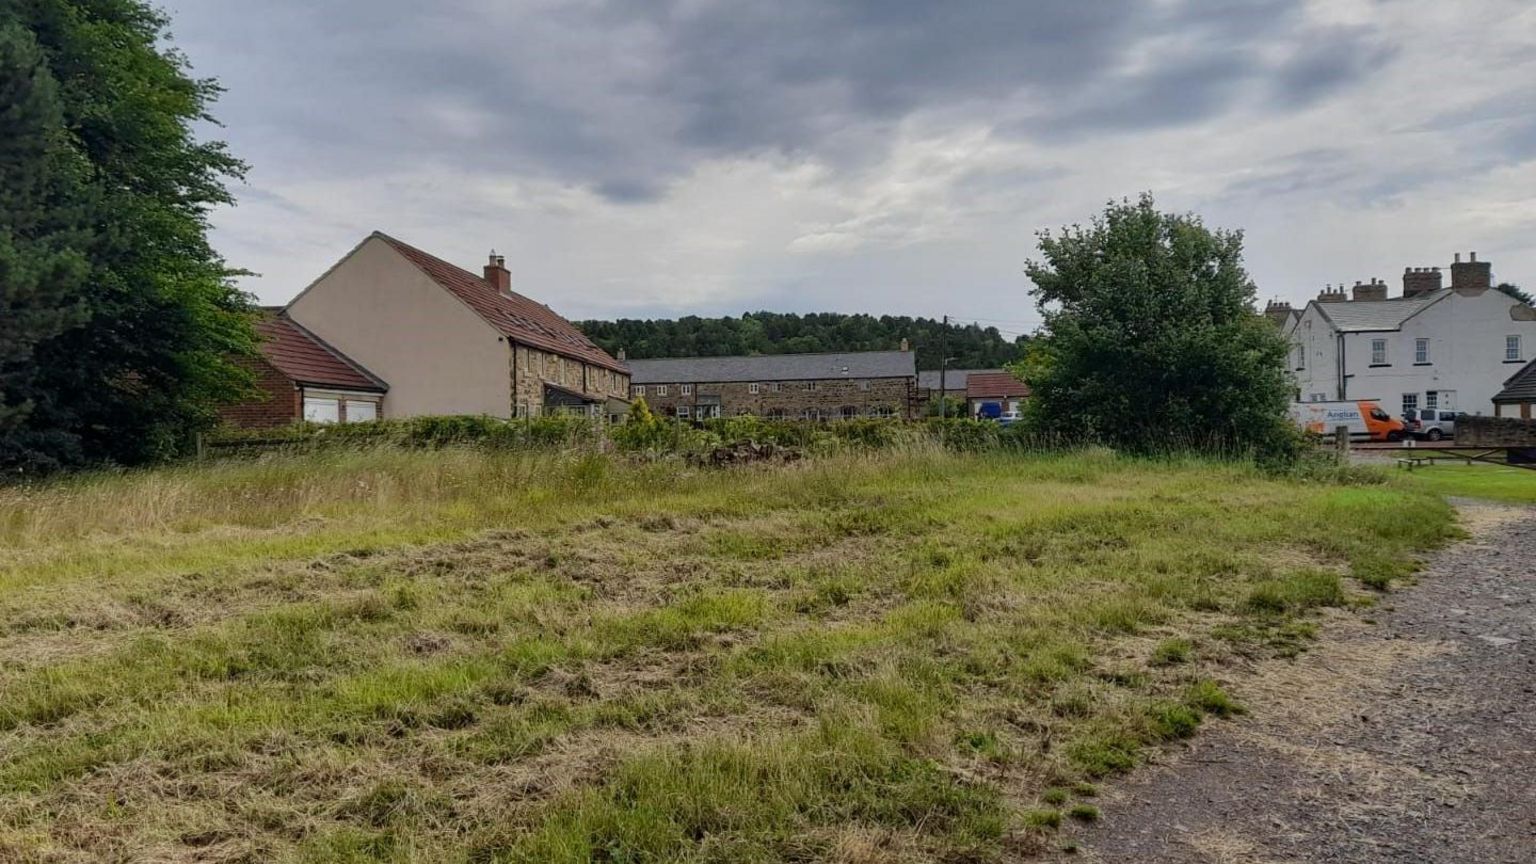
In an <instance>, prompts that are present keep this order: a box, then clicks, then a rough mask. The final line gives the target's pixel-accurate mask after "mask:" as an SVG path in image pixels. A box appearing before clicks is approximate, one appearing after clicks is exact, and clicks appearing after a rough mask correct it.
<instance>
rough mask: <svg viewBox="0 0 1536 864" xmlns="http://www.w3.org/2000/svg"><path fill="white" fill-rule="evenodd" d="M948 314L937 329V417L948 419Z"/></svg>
mask: <svg viewBox="0 0 1536 864" xmlns="http://www.w3.org/2000/svg"><path fill="white" fill-rule="evenodd" d="M948 378H949V316H948V315H945V316H944V329H942V330H940V331H939V419H940V420H948V419H949V381H948V380H946V379H948Z"/></svg>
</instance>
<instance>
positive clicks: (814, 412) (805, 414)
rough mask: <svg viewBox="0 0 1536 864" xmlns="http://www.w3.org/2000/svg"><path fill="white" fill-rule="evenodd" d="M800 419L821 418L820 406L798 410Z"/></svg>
mask: <svg viewBox="0 0 1536 864" xmlns="http://www.w3.org/2000/svg"><path fill="white" fill-rule="evenodd" d="M800 419H801V420H820V419H821V409H820V408H807V409H805V410H804V411H801V412H800Z"/></svg>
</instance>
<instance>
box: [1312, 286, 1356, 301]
mask: <svg viewBox="0 0 1536 864" xmlns="http://www.w3.org/2000/svg"><path fill="white" fill-rule="evenodd" d="M1348 299H1349V295H1348V294H1345V293H1344V283H1342V282H1340V283H1339V287H1338V288H1337V289H1335V288H1334V287H1333V285H1331V284H1330V285H1328V286H1327V287H1326V288H1324V289H1323V290H1322V291H1320V292H1318V295H1317V302H1319V303H1343V302H1344V301H1346V300H1348Z"/></svg>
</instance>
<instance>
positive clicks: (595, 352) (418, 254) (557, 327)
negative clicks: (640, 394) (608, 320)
mask: <svg viewBox="0 0 1536 864" xmlns="http://www.w3.org/2000/svg"><path fill="white" fill-rule="evenodd" d="M373 236H375V237H378V238H379V239H380V240H383V241H384V242H385V243H388V244H389V245H390V246H391V247H393V248H394V249H395V251H397V252H399V253H400V254H401V255H404V256H405V257H406V259H407V260H409V261H410V262H411V263H412V264H415V265H416V266H417V267H418V268H419V269H420V270H421V272H423V273H425V274H427V276H428V277H430V278H431V279H432V281H434V282H436V283H437V284H439V285H441V286H442V287H444V288H446V289H447V290H448V291H449V292H450V293H452V294H453V295H454V296H455V297H458V298H459V299H460V300H462V301H464V305H466V306H468V307H469V308H470V309H472V310H474V312H475V314H477V315H479V316H480V317H481V318H484V319H485V320H486V323H488V324H490V325H491V326H492V327H495V328H496V329H497V330H499V331H501V334H502V335H503V336H506V337H507V338H508V339H510V340H512V341H513V342H519V343H522V344H524V345H527V346H529V347H532V348H538V349H540V350H543V351H549V352H552V353H555V354H561V355H564V356H566V357H571V358H574V359H577V360H583V361H585V362H587V363H591V364H592V365H594V366H601V367H603V368H604V369H612V370H613V371H615V372H624V371H627V370H626V369H625V368H624V364H623V363H620V362H619V361H617V360H615V359H613V357H611V356H610V355H609V354H608V352H607V351H604V350H603V349H601V348H599V347H597V345H596V344H594V343H593V342H592V340H591V339H588V338H587V337H586V335H585V334H583V333H582V332H581V331H580V330H577V329H576V326H575V325H573V324H572V323H571V322H569V321H567V320H565V319H564V318H561V317H560V316H559V315H556V314H555V313H554V312H553V311H551V310H550V308H549V307H548V306H545V305H544V304H542V303H539V302H536V301H534V300H530V299H529V298H527V297H524V296H523V295H521V294H518V293H517V292H515V291H514V292H509V293H507V294H503V293H501V292H500V291H497V290H496V286H494V285H492V284H491V283H489V282H487V281H485V279H483V278H481V277H480V276H478V275H476V274H474V273H471V272H469V271H468V270H465V269H464V268H462V267H459V266H457V265H454V264H449V263H448V262H447V261H444V260H443V259H441V258H438V257H437V256H435V255H431V254H428V253H426V252H423V251H421V250H420V249H417V248H416V247H414V246H411V245H410V244H408V243H403V242H401V241H399V240H396V239H395V238H393V237H391V236H389V235H388V234H385V233H383V232H381V231H375V232H374V233H373Z"/></svg>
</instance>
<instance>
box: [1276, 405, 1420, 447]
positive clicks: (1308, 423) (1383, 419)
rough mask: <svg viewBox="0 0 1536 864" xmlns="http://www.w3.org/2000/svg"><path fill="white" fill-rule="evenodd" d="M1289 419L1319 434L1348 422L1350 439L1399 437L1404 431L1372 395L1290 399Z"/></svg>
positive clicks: (1405, 428)
mask: <svg viewBox="0 0 1536 864" xmlns="http://www.w3.org/2000/svg"><path fill="white" fill-rule="evenodd" d="M1291 419H1292V420H1295V421H1296V424H1297V425H1299V426H1300V427H1301V428H1303V429H1305V430H1307V431H1308V432H1316V433H1317V434H1319V435H1332V434H1333V430H1334V429H1335V428H1337V427H1339V426H1348V427H1349V439H1350V440H1351V441H1401V440H1403V439H1404V438H1405V437H1407V435H1408V430H1407V427H1406V426H1405V425H1404V424H1403V421H1401V420H1397V419H1394V418H1393V417H1392V415H1390V414H1388V413H1387V412H1385V411H1383V410H1382V409H1381V406H1380V405H1378V404H1377V403H1376V400H1374V399H1361V400H1357V401H1353V402H1292V403H1291Z"/></svg>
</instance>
